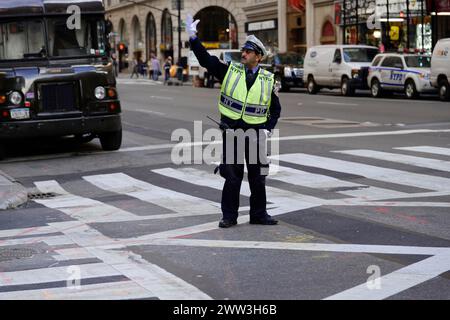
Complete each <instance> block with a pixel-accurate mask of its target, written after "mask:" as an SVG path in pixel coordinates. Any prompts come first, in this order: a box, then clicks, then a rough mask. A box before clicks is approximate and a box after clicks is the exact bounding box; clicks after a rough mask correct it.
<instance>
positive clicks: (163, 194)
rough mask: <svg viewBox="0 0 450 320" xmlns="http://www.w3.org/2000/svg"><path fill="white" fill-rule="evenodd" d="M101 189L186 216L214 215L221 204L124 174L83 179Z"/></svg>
mask: <svg viewBox="0 0 450 320" xmlns="http://www.w3.org/2000/svg"><path fill="white" fill-rule="evenodd" d="M83 179H85V180H86V181H88V182H90V183H92V184H93V185H95V186H97V187H98V188H100V189H103V190H107V191H111V192H115V193H119V194H125V195H128V196H130V197H134V198H137V199H140V200H142V201H145V202H150V203H153V204H156V205H158V206H160V207H164V208H167V209H169V210H172V211H175V212H177V213H184V214H186V215H202V214H214V213H218V212H219V207H220V206H219V204H218V203H215V202H212V201H209V200H206V199H200V198H197V197H193V196H190V195H188V194H184V193H180V192H176V191H172V190H169V189H165V188H161V187H158V186H155V185H153V184H150V183H147V182H145V181H141V180H138V179H135V178H133V177H130V176H128V175H126V174H123V173H114V174H105V175H94V176H86V177H83Z"/></svg>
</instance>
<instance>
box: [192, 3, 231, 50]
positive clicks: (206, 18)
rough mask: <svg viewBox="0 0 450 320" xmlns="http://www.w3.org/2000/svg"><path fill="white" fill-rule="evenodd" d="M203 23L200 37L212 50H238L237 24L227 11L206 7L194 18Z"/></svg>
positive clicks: (199, 33)
mask: <svg viewBox="0 0 450 320" xmlns="http://www.w3.org/2000/svg"><path fill="white" fill-rule="evenodd" d="M196 19H200V21H202V23H201V24H199V26H198V36H199V38H200V39H201V40H202V42H204V43H205V44H206V45H207V46H210V48H217V49H219V48H231V49H237V48H238V40H237V34H238V32H237V23H236V20H235V19H234V17H233V16H232V15H231V13H230V12H228V11H227V10H226V9H224V8H221V7H217V6H211V7H206V8H204V9H202V10H200V11H199V12H197V14H196V15H195V17H194V20H196Z"/></svg>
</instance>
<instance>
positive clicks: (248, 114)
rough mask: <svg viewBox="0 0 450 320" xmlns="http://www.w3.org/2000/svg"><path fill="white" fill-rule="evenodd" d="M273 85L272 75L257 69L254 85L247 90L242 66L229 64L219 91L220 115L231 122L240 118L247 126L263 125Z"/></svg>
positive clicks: (266, 116)
mask: <svg viewBox="0 0 450 320" xmlns="http://www.w3.org/2000/svg"><path fill="white" fill-rule="evenodd" d="M273 85H274V75H273V73H271V72H269V71H267V70H263V69H261V68H259V71H258V76H257V77H256V80H255V83H254V84H253V85H252V87H251V88H250V90H247V84H246V82H245V68H244V65H243V64H240V63H231V64H230V66H229V68H228V71H227V74H226V75H225V78H224V79H223V82H222V87H221V90H220V97H219V111H220V113H221V114H222V115H224V116H225V117H228V118H230V119H233V120H238V119H240V118H242V120H244V121H245V122H246V123H248V124H262V123H265V122H266V121H267V118H268V115H269V107H270V102H271V98H272V90H273Z"/></svg>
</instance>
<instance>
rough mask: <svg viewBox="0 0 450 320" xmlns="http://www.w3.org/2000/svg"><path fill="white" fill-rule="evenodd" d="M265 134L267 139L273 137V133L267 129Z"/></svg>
mask: <svg viewBox="0 0 450 320" xmlns="http://www.w3.org/2000/svg"><path fill="white" fill-rule="evenodd" d="M264 134H265V135H266V139H267V138H270V137H271V136H272V132H271V131H269V130H267V129H264Z"/></svg>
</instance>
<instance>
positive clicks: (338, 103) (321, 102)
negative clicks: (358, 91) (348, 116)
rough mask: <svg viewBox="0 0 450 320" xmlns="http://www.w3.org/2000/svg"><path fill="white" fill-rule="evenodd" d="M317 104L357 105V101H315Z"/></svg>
mask: <svg viewBox="0 0 450 320" xmlns="http://www.w3.org/2000/svg"><path fill="white" fill-rule="evenodd" d="M317 104H325V105H333V106H355V107H356V106H359V104H357V103H346V102H329V101H317Z"/></svg>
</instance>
